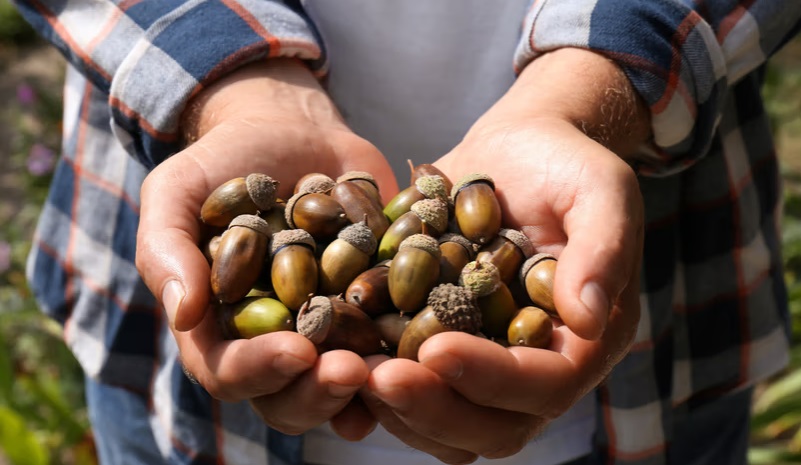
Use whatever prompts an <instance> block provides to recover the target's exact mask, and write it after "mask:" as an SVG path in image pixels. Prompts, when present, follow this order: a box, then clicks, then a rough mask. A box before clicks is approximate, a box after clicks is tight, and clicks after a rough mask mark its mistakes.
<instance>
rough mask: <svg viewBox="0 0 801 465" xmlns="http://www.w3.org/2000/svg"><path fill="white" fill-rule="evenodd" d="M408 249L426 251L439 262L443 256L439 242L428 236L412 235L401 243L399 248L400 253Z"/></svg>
mask: <svg viewBox="0 0 801 465" xmlns="http://www.w3.org/2000/svg"><path fill="white" fill-rule="evenodd" d="M407 247H414V248H416V249H421V250H425V251H426V252H428V253H430V254H431V255H433V256H434V257H436V258H437V260H439V257H440V256H441V255H442V251H441V250H439V244H437V240H436V239H434V238H433V237H431V236H429V235H428V234H412V235H411V236H409V237H407V238H406V239H404V240H403V241H401V243H400V245H399V246H398V252H400V251H401V250H403V249H405V248H407Z"/></svg>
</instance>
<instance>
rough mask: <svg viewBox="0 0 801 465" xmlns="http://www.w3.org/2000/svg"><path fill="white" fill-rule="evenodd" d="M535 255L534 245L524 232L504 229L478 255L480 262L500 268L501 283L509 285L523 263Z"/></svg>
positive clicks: (477, 258)
mask: <svg viewBox="0 0 801 465" xmlns="http://www.w3.org/2000/svg"><path fill="white" fill-rule="evenodd" d="M532 255H534V245H532V244H531V241H530V240H529V239H528V236H526V235H525V234H524V233H523V232H521V231H518V230H517V229H508V228H502V229H501V230H500V231H498V235H497V236H496V237H495V239H493V240H492V241H491V242H490V243H489V244H487V245H485V246H483V247H482V248H481V250H479V251H478V255H476V260H477V261H479V262H491V263H492V264H493V265H495V266H497V267H498V271H499V272H500V273H501V281H503V282H504V283H506V284H507V285H508V284H509V283H511V282H512V281H514V280H515V279H516V278H517V276H518V273H519V272H520V266H521V265H522V264H523V262H524V261H525V260H526V259H527V258H529V257H530V256H532Z"/></svg>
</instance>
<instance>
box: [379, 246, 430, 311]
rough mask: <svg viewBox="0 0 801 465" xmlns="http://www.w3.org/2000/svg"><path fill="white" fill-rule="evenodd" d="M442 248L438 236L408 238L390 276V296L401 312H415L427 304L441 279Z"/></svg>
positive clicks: (392, 266) (390, 270)
mask: <svg viewBox="0 0 801 465" xmlns="http://www.w3.org/2000/svg"><path fill="white" fill-rule="evenodd" d="M440 255H441V252H440V251H439V246H438V245H437V240H436V239H434V238H433V237H431V236H428V235H426V234H414V235H412V236H409V237H408V238H406V239H404V240H403V242H401V244H400V247H399V249H398V253H397V254H396V255H395V258H393V259H392V264H391V265H390V267H389V276H388V277H387V280H388V285H389V296H390V298H391V299H392V303H393V304H394V305H395V307H396V308H397V309H398V310H400V311H401V312H409V313H414V312H416V311H418V310H420V309H421V308H423V306H425V303H426V298H427V297H428V293H429V292H430V291H431V289H432V288H434V286H436V285H437V282H438V280H439V258H440Z"/></svg>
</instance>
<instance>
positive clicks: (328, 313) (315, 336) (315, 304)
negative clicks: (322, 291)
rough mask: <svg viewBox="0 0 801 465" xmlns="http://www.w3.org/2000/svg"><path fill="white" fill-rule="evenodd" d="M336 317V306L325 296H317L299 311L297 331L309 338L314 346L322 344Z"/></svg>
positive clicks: (305, 303)
mask: <svg viewBox="0 0 801 465" xmlns="http://www.w3.org/2000/svg"><path fill="white" fill-rule="evenodd" d="M333 315H334V304H333V303H332V302H331V299H329V298H328V297H325V296H315V297H312V298H311V299H309V300H308V301H307V302H304V303H303V305H302V306H301V307H300V310H299V311H298V317H297V321H296V323H295V325H296V331H297V332H298V333H300V334H301V335H303V336H305V337H307V338H309V340H310V341H311V342H312V343H314V344H320V343H321V342H323V340H325V336H326V334H327V333H328V331H327V330H326V328H328V327H329V326H330V325H331V319H332V318H333Z"/></svg>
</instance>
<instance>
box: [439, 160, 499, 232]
mask: <svg viewBox="0 0 801 465" xmlns="http://www.w3.org/2000/svg"><path fill="white" fill-rule="evenodd" d="M451 201H452V202H453V212H454V213H453V215H454V217H455V219H456V224H457V225H458V227H459V231H461V234H462V235H463V236H464V237H466V238H468V239H469V240H470V241H472V242H475V243H476V244H479V245H482V246H483V245H484V244H488V243H489V242H490V241H491V240H492V239H494V238H495V236H496V235H497V234H498V231H499V230H500V229H501V214H502V212H501V205H500V203H498V198H497V197H496V196H495V183H494V182H493V180H492V178H490V177H489V176H487V175H486V174H481V173H474V174H469V175H467V176H464V177H462V178H461V179H460V180H459V182H457V183H456V184H454V186H453V189H452V190H451Z"/></svg>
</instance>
